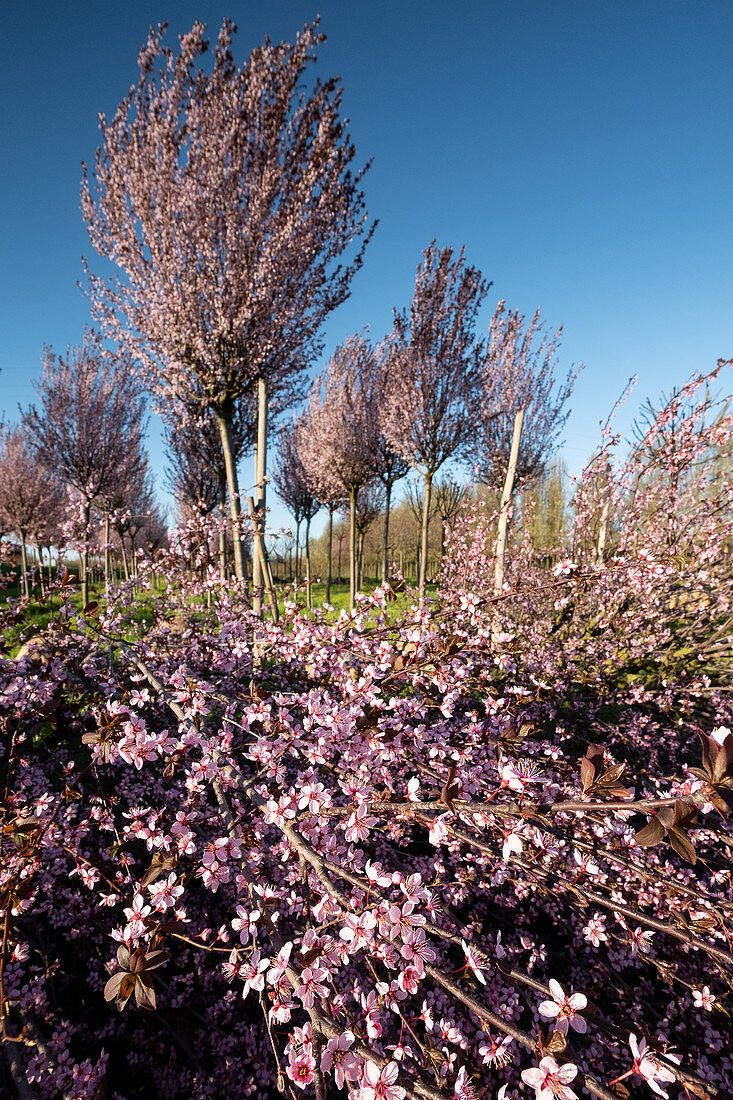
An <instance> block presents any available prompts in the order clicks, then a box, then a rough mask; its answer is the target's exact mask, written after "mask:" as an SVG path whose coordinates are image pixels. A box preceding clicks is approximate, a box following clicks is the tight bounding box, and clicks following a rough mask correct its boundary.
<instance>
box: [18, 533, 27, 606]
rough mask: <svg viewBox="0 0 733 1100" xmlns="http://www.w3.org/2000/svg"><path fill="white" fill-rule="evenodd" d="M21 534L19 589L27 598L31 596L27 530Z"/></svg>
mask: <svg viewBox="0 0 733 1100" xmlns="http://www.w3.org/2000/svg"><path fill="white" fill-rule="evenodd" d="M18 533H19V535H20V584H19V585H18V591H19V592H20V591H22V592H23V595H24V596H25V598H26V599H28V597H29V596H30V590H29V588H28V551H27V548H26V545H25V531H19V532H18Z"/></svg>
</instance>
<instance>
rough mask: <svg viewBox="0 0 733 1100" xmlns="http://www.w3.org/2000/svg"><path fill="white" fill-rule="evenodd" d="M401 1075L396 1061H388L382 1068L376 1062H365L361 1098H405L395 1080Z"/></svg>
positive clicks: (367, 1099) (381, 1099)
mask: <svg viewBox="0 0 733 1100" xmlns="http://www.w3.org/2000/svg"><path fill="white" fill-rule="evenodd" d="M398 1075H399V1066H398V1064H397V1063H396V1062H387V1063H386V1064H385V1065H384V1066H382V1068H381V1069H379V1067H378V1066H376V1065H375V1064H374V1062H365V1063H364V1067H363V1069H362V1076H361V1082H360V1084H361V1088H360V1089H359V1093H358V1095H359V1100H403V1097H404V1096H405V1095H406V1094H405V1090H404V1089H403V1088H402V1086H401V1085H396V1084H395V1081H396V1080H397V1077H398Z"/></svg>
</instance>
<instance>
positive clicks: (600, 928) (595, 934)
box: [583, 913, 608, 947]
mask: <svg viewBox="0 0 733 1100" xmlns="http://www.w3.org/2000/svg"><path fill="white" fill-rule="evenodd" d="M583 936H584V938H585V939H586V940H587V941H588V943H592V944H593V946H594V947H598V946H599V945H600V943H601V941H602V940H607V939H608V936H607V935H606V922H605V920H604V918H603V917H602V916H601V914H600V913H596V915H595V916H593V917H591V919H590V920H589V921H588V923H587V924H586V925H585V927H584V928H583Z"/></svg>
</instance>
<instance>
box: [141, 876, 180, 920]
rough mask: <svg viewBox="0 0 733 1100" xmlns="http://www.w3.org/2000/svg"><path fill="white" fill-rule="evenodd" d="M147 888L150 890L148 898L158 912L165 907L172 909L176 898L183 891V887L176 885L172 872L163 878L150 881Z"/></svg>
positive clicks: (163, 910) (162, 910)
mask: <svg viewBox="0 0 733 1100" xmlns="http://www.w3.org/2000/svg"><path fill="white" fill-rule="evenodd" d="M148 890H149V891H150V900H151V901H152V903H153V906H154V908H155V910H156V912H158V913H163V912H165V910H166V909H174V908H175V907H176V904H177V901H178V898H179V897H180V896H181V894H182V893H183V887H182V886H176V876H175V875H174V874H173V873H171V874H170V875H168V877H167V878H165V879H159V880H158V881H157V882H151V883H150V885H149V886H148Z"/></svg>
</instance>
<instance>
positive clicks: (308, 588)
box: [305, 516, 313, 608]
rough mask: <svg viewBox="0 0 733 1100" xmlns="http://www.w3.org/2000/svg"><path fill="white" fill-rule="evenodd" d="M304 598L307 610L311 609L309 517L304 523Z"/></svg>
mask: <svg viewBox="0 0 733 1100" xmlns="http://www.w3.org/2000/svg"><path fill="white" fill-rule="evenodd" d="M305 573H306V577H305V596H306V602H307V604H308V607H309V608H312V607H313V594H312V592H311V517H310V516H308V517H307V518H306V521H305Z"/></svg>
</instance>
